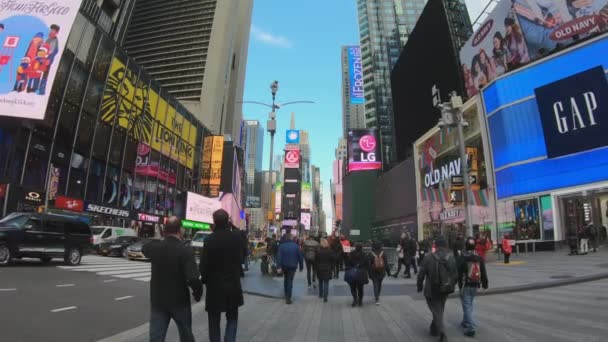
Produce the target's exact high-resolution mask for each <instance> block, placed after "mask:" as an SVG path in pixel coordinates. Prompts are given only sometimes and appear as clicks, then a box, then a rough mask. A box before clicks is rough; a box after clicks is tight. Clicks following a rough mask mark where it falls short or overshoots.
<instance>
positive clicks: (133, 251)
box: [127, 238, 152, 260]
mask: <svg viewBox="0 0 608 342" xmlns="http://www.w3.org/2000/svg"><path fill="white" fill-rule="evenodd" d="M150 241H152V239H145V238H144V239H141V240H139V241H137V242H136V243H134V244H132V245H131V246H129V247H127V258H129V259H131V260H148V258H146V256H145V255H144V253H143V252H142V251H141V249H142V248H143V247H144V245H145V244H147V243H148V242H150Z"/></svg>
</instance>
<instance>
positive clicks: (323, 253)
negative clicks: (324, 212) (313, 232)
mask: <svg viewBox="0 0 608 342" xmlns="http://www.w3.org/2000/svg"><path fill="white" fill-rule="evenodd" d="M320 245H321V248H320V249H319V251H318V252H317V253H316V254H315V269H316V271H317V278H318V279H319V298H322V299H323V302H326V303H327V295H328V293H329V280H330V279H331V276H332V273H333V270H334V266H335V264H336V256H335V254H334V252H333V251H332V250H331V249H330V248H329V242H328V241H327V240H326V239H321V244H320Z"/></svg>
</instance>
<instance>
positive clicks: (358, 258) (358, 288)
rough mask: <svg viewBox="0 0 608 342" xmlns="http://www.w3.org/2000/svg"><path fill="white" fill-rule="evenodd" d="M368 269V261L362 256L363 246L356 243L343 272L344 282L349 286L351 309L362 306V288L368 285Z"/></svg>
mask: <svg viewBox="0 0 608 342" xmlns="http://www.w3.org/2000/svg"><path fill="white" fill-rule="evenodd" d="M368 269H369V266H368V260H367V257H366V256H365V255H364V254H363V245H362V244H361V243H357V244H356V245H355V250H354V251H353V252H350V253H349V255H348V258H347V259H346V271H344V281H346V282H347V283H348V285H349V286H350V293H351V294H352V295H353V304H352V306H353V307H355V306H357V305H359V306H363V286H364V285H365V284H367V283H369V276H368V274H367V270H368Z"/></svg>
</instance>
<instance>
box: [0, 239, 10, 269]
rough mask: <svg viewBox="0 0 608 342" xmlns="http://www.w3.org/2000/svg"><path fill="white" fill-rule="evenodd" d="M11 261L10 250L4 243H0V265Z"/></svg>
mask: <svg viewBox="0 0 608 342" xmlns="http://www.w3.org/2000/svg"><path fill="white" fill-rule="evenodd" d="M10 262H11V250H10V249H9V248H8V246H7V245H6V244H4V243H0V266H6V265H8V264H10Z"/></svg>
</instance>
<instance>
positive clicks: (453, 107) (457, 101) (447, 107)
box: [437, 92, 473, 236]
mask: <svg viewBox="0 0 608 342" xmlns="http://www.w3.org/2000/svg"><path fill="white" fill-rule="evenodd" d="M437 107H438V108H439V109H440V110H441V119H439V123H438V124H437V125H438V126H439V128H442V129H443V128H444V127H456V129H457V131H458V150H459V152H460V167H461V175H462V180H463V183H464V191H465V194H464V209H465V215H466V216H465V221H466V225H467V236H473V221H472V217H473V215H472V214H471V202H470V201H471V199H473V195H472V193H471V182H470V180H469V163H468V162H467V154H466V146H465V141H464V133H463V127H467V126H468V125H469V123H468V122H466V121H465V120H464V114H463V112H462V98H461V97H460V96H458V95H457V94H456V92H452V93H450V102H446V103H441V104H439V105H437Z"/></svg>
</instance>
